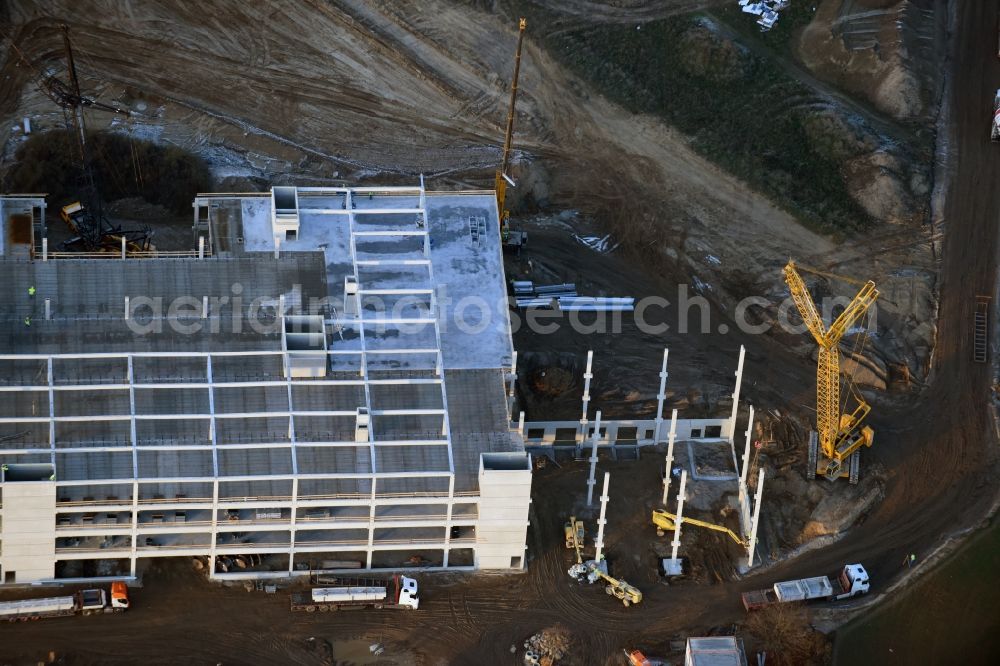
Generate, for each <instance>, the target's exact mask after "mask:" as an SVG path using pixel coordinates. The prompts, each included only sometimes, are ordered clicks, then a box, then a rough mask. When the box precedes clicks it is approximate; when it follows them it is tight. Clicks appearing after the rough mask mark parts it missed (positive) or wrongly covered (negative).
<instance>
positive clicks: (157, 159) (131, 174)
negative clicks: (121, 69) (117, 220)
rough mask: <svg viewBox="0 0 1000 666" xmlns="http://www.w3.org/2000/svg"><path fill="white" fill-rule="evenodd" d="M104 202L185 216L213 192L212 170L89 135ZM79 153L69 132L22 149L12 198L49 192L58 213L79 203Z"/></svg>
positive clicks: (9, 182)
mask: <svg viewBox="0 0 1000 666" xmlns="http://www.w3.org/2000/svg"><path fill="white" fill-rule="evenodd" d="M88 142H89V145H91V146H92V149H93V154H94V156H95V158H94V171H95V175H96V177H97V179H98V182H99V183H100V190H101V191H100V194H101V198H102V199H103V200H104V201H106V202H110V201H115V200H117V199H124V198H127V197H136V196H138V197H142V198H143V199H144V200H146V201H147V202H149V203H151V204H158V205H161V206H163V207H164V208H166V209H168V210H170V211H172V212H175V213H178V214H185V213H190V211H191V201H192V200H193V199H194V195H195V194H197V193H198V192H206V191H209V190H210V189H211V185H212V177H211V174H210V173H209V170H208V166H207V165H206V164H205V162H204V161H203V160H202V159H201V158H200V157H197V156H196V155H192V154H191V153H189V152H187V151H184V150H181V149H180V148H177V147H176V146H161V145H157V144H155V143H151V142H149V141H142V140H139V139H130V138H128V137H124V136H121V135H119V134H112V133H109V132H92V133H90V134H89V135H88ZM78 154H79V147H78V144H77V142H76V140H75V135H74V134H73V133H72V132H70V131H68V130H54V131H51V132H43V133H40V134H34V135H32V136H31V137H30V138H29V139H28V140H27V141H25V142H24V143H23V144H21V145H20V146H19V147H18V149H17V153H16V155H15V163H14V164H13V165H12V166H11V167H10V169H9V170H8V171H7V174H6V176H5V178H4V190H6V191H8V192H47V193H48V194H49V205H50V206H52V207H54V208H59V207H62V206H64V205H66V204H68V203H72V202H74V201H77V200H79V197H80V192H81V190H82V188H81V170H80V162H79V159H78V158H77V155H78Z"/></svg>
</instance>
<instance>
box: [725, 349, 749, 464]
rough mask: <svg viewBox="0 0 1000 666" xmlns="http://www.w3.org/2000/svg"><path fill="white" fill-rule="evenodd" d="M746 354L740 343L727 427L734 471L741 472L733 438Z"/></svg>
mask: <svg viewBox="0 0 1000 666" xmlns="http://www.w3.org/2000/svg"><path fill="white" fill-rule="evenodd" d="M745 354H746V348H745V347H744V346H743V345H740V362H739V364H738V365H737V366H736V388H735V390H733V411H732V413H731V414H730V415H729V425H728V426H727V428H726V438H727V439H728V440H729V450H730V453H732V455H733V471H734V472H739V469H740V466H739V464H738V463H737V462H736V447H735V446H734V445H733V440H734V439H735V437H736V414H737V412H738V411H739V408H740V388H741V387H742V386H743V357H744V356H745Z"/></svg>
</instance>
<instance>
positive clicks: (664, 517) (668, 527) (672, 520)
mask: <svg viewBox="0 0 1000 666" xmlns="http://www.w3.org/2000/svg"><path fill="white" fill-rule="evenodd" d="M680 522H681V524H682V525H694V526H695V527H704V528H706V529H710V530H715V531H716V532H722V533H723V534H728V535H729V538H731V539H732V540H733V541H735V542H736V544H737V545H738V546H746V545H747V544H746V541H744V540H743V539H741V538H740V536H739V535H738V534H736V532H734V531H732V530H731V529H729V528H728V527H725V526H723V525H716V524H714V523H708V522H705V521H704V520H695V519H694V518H688V517H687V516H684V517H682V518H681V521H680ZM653 525H655V526H656V536H663V535H664V534H666V533H667V532H674V531H676V530H677V515H676V514H673V513H669V512H667V511H662V510H660V509H653Z"/></svg>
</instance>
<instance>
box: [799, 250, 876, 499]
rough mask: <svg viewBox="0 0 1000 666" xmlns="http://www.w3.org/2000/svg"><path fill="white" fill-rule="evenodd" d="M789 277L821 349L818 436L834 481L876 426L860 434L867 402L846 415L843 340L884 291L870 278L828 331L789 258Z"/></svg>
mask: <svg viewBox="0 0 1000 666" xmlns="http://www.w3.org/2000/svg"><path fill="white" fill-rule="evenodd" d="M812 272H817V273H818V271H812ZM784 275H785V282H786V283H787V284H788V289H789V291H790V292H791V295H792V300H793V301H794V302H795V307H796V308H797V309H798V311H799V314H800V315H801V316H802V321H803V322H804V323H805V325H806V328H808V329H809V332H810V333H811V334H812V336H813V338H814V339H815V340H816V343H817V344H818V345H819V353H818V355H817V359H816V432H817V435H818V439H819V449H820V450H821V451H822V453H823V456H824V457H825V458H826V460H825V461H824V463H825V464H823V465H822V473H823V474H825V475H826V477H827V478H828V479H831V480H832V479H835V478H839V477H840V476H841V468H842V466H843V463H844V461H845V460H846V459H847V458H848V457H849V456H851V455H852V454H853V453H854V452H855V451H857V450H858V448H860V447H861V446H862V445H864V446H871V443H872V441H873V438H874V433H873V431H872V430H871V428H868V427H865V428H863V429H861V430H860V431H859V427H860V426H861V423H862V421H863V420H864V418H865V417H866V416H867V415H868V413H869V412H870V411H871V407H870V406H869V405H868V404H867V403H865V402H864V401H863V400H859V403H860V404H859V406H858V407H857V408H856V409H855V410H854V411H853V412H852V413H851V414H842V413H841V406H840V340H841V338H843V337H844V335H846V334H847V332H848V331H849V330H850V329H851V327H852V326H854V325H855V324H856V323H857V322H858V321H859V320H860V319H861V318H862V317H863V316H864V315H865V313H867V312H868V311H869V309H870V308H871V306H872V304H873V303H874V302H875V301H876V299H877V298H878V295H879V292H878V289H876V287H875V283H874V282H872V281H871V280H869V281H868V282H865V283H863V285H862V287H861V289H860V291H858V293H857V295H855V297H854V298H853V299H852V300H851V302H850V303H849V304H848V305H847V307H846V308H844V311H843V312H841V313H840V315H839V316H838V317H837V318H836V319H835V320H834V321H833V323H832V324H831V325H830V327H829V328H827V327H826V326H825V325H824V323H823V318H822V316H821V315H820V313H819V310H818V309H817V308H816V303H815V301H813V299H812V296H811V295H810V294H809V289H808V288H807V287H806V284H805V281H803V279H802V276H801V275H799V272H798V270H797V267H796V264H795V262H794V261H791V260H789V261H788V264H786V265H785V268H784ZM823 275H827V276H828V277H831V276H829V275H828V274H823ZM852 282H853V280H852Z"/></svg>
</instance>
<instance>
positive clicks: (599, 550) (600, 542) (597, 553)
mask: <svg viewBox="0 0 1000 666" xmlns="http://www.w3.org/2000/svg"><path fill="white" fill-rule="evenodd" d="M610 482H611V474H610V473H609V472H605V473H604V492H602V493H601V517H600V518H598V519H597V539H596V540H595V541H594V561H596V562H598V563H600V561H601V559H602V558H603V557H604V526H605V525H606V524H607V522H608V521H607V519H606V518H605V516H607V512H608V484H609V483H610Z"/></svg>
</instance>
